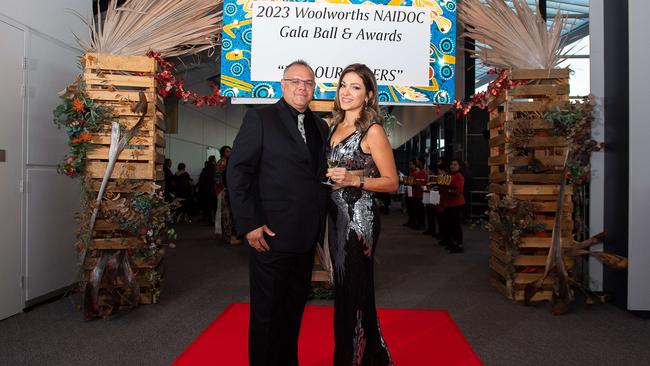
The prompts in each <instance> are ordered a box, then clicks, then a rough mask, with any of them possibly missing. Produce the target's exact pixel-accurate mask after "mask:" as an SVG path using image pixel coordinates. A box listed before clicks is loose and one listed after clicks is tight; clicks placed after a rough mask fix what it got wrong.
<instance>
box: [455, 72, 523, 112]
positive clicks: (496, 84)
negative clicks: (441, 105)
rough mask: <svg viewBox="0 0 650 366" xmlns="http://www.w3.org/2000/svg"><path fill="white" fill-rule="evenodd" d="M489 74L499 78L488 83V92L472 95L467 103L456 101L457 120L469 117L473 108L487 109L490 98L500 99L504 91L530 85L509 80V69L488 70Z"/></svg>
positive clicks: (521, 81)
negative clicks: (461, 117)
mask: <svg viewBox="0 0 650 366" xmlns="http://www.w3.org/2000/svg"><path fill="white" fill-rule="evenodd" d="M488 74H490V75H497V77H496V79H494V80H492V81H490V82H489V83H488V87H487V90H486V91H482V92H479V93H476V94H474V95H472V96H471V97H470V98H469V100H468V101H467V102H461V100H460V99H458V98H456V100H455V101H454V108H455V109H456V118H460V116H461V115H463V116H467V115H468V114H469V112H470V111H471V110H472V108H473V107H478V108H480V109H485V108H487V106H488V103H489V99H490V98H494V97H498V96H499V95H500V94H501V93H502V92H503V91H504V90H510V89H512V88H515V87H517V86H519V85H524V84H527V83H528V80H510V79H508V76H510V70H508V69H501V70H497V69H490V70H488Z"/></svg>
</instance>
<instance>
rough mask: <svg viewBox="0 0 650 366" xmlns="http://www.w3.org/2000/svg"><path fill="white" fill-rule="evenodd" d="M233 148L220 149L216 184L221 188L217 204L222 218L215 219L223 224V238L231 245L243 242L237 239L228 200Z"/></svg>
mask: <svg viewBox="0 0 650 366" xmlns="http://www.w3.org/2000/svg"><path fill="white" fill-rule="evenodd" d="M231 151H232V148H231V147H230V146H227V145H225V146H222V147H221V149H219V156H220V159H219V160H218V161H217V162H216V175H217V179H218V181H217V182H216V184H217V185H218V186H219V187H221V192H219V193H218V196H217V204H218V205H219V207H218V209H217V212H220V213H221V215H220V217H216V218H215V223H216V222H217V220H220V222H221V233H220V234H221V238H222V239H223V240H224V241H225V242H228V243H230V244H233V245H235V244H240V243H241V240H239V239H237V236H236V235H235V227H234V224H233V222H232V210H231V208H230V199H229V198H228V180H227V178H226V168H227V167H228V159H229V158H230V153H231Z"/></svg>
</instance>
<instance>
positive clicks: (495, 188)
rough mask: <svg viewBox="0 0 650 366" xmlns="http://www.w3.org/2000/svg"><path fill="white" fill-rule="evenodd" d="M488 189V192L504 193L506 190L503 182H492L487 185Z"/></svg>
mask: <svg viewBox="0 0 650 366" xmlns="http://www.w3.org/2000/svg"><path fill="white" fill-rule="evenodd" d="M488 191H489V192H490V193H499V194H506V193H507V192H508V190H507V188H506V187H505V185H503V184H496V183H492V184H490V185H489V186H488Z"/></svg>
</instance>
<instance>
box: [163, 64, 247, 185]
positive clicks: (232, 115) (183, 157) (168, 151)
mask: <svg viewBox="0 0 650 366" xmlns="http://www.w3.org/2000/svg"><path fill="white" fill-rule="evenodd" d="M197 78H198V80H194V82H192V75H191V74H190V75H188V77H187V80H188V84H187V88H188V89H190V90H192V91H195V92H198V93H200V94H209V93H211V90H210V88H209V84H208V83H207V82H205V80H203V79H202V74H201V75H198V76H197ZM246 108H247V107H246V106H244V105H228V106H227V107H225V108H222V107H207V106H204V107H202V108H196V107H194V106H193V105H191V104H189V103H188V104H183V103H181V104H180V105H179V108H178V133H176V134H167V138H166V146H165V156H166V157H167V158H170V159H172V164H173V165H172V171H173V172H175V171H176V166H177V165H178V163H185V165H187V170H188V172H189V173H190V175H191V176H192V179H194V183H195V184H196V183H197V182H198V176H199V174H200V173H201V169H203V163H204V162H205V161H206V160H207V158H208V155H215V156H216V157H217V159H219V154H218V153H217V152H216V151H215V150H219V148H221V146H223V145H229V146H232V143H233V141H234V140H235V136H236V134H237V132H238V131H239V127H240V126H241V122H242V118H243V117H244V113H245V110H246Z"/></svg>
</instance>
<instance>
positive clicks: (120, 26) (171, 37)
mask: <svg viewBox="0 0 650 366" xmlns="http://www.w3.org/2000/svg"><path fill="white" fill-rule="evenodd" d="M98 3H99V1H98ZM221 3H222V1H221V0H191V1H188V0H127V1H126V2H125V3H124V5H122V6H119V7H118V6H117V0H111V1H110V3H109V5H108V10H107V11H106V13H105V17H104V18H103V19H102V15H101V14H100V13H98V14H97V17H96V18H91V20H90V21H88V20H85V19H84V18H83V17H82V16H81V15H79V14H77V15H78V16H79V17H81V18H82V20H84V22H85V23H86V25H88V28H89V30H90V43H89V44H88V43H86V42H84V41H82V40H81V39H80V38H79V37H76V36H75V37H76V38H77V42H78V43H79V45H80V46H81V47H82V48H83V49H84V50H85V51H86V52H97V53H111V54H115V55H136V56H144V55H145V54H146V53H147V52H148V51H150V50H155V51H156V52H160V54H161V56H162V57H174V56H179V57H180V56H187V55H193V54H197V53H199V52H201V51H204V50H207V49H211V48H213V47H215V45H216V44H217V37H218V36H219V34H220V33H221V18H222V12H221V11H220V10H219V9H218V6H219V5H220V4H221Z"/></svg>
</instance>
